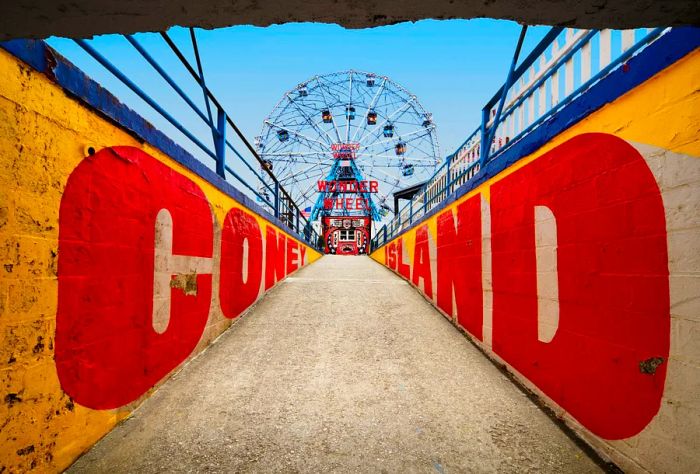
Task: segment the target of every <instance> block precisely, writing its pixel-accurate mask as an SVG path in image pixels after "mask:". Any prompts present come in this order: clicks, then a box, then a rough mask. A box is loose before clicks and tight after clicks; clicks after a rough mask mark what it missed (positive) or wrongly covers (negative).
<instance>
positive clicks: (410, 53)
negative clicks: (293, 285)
mask: <svg viewBox="0 0 700 474" xmlns="http://www.w3.org/2000/svg"><path fill="white" fill-rule="evenodd" d="M548 29H549V27H531V28H529V30H528V34H527V37H526V42H525V46H524V53H527V52H528V51H529V50H530V49H531V48H532V47H533V46H534V44H536V43H537V41H539V40H540V39H541V37H542V36H543V35H544V34H545V33H546V31H547V30H548ZM519 32H520V25H518V24H516V23H514V22H509V21H503V20H490V19H477V20H446V21H437V20H425V21H420V22H417V23H401V24H398V25H392V26H384V27H378V28H372V29H362V30H348V29H344V28H342V27H340V26H337V25H326V24H312V23H293V24H285V25H275V26H270V27H267V28H259V27H251V26H236V27H230V28H222V29H217V30H210V31H207V30H197V38H198V41H199V47H200V52H201V54H202V61H203V64H204V71H205V76H206V80H207V84H208V86H209V87H210V89H211V90H212V91H213V92H214V94H215V95H216V96H217V97H218V98H219V100H220V101H221V102H222V104H223V105H224V107H225V108H226V109H227V110H228V111H229V113H230V114H231V115H232V117H233V118H234V120H235V121H236V123H237V124H238V126H239V127H240V128H241V130H242V131H243V132H244V133H245V134H246V135H247V137H249V139H251V140H252V138H253V137H254V136H255V135H257V134H258V133H259V131H260V128H261V124H262V121H263V119H264V118H265V117H266V116H267V115H268V114H269V113H270V111H271V110H272V108H273V107H274V105H275V104H276V103H277V101H278V100H279V99H280V98H281V97H282V95H283V94H284V93H285V92H286V91H287V90H289V89H291V88H293V87H294V86H295V85H296V84H298V83H300V82H302V81H304V80H305V79H307V78H309V77H311V76H314V75H316V74H323V73H328V72H335V71H341V70H347V69H357V70H364V71H370V72H375V73H377V74H380V75H387V76H389V77H390V78H391V79H393V80H394V81H395V82H397V83H399V84H401V85H402V86H403V87H405V88H406V89H408V90H409V91H411V92H412V93H413V94H415V95H416V96H417V97H418V100H419V101H420V102H421V103H422V104H423V106H424V107H425V108H426V109H427V110H428V111H430V112H432V113H433V118H434V120H435V122H436V124H437V127H438V136H439V140H440V145H441V154H442V156H443V157H444V156H445V155H447V154H449V153H451V152H453V151H454V149H455V148H456V147H457V146H458V145H459V144H460V143H461V142H462V141H463V140H464V138H466V137H467V135H468V134H469V133H470V132H471V131H472V130H473V129H474V128H476V126H477V125H478V123H479V120H480V115H479V113H480V109H481V107H482V105H483V104H484V102H486V101H487V100H488V99H489V98H490V97H491V96H492V95H493V93H494V92H495V91H496V89H497V88H498V87H499V86H500V84H501V83H502V82H503V81H504V80H505V75H506V72H507V69H508V66H509V63H510V60H511V57H512V54H513V50H514V48H515V43H516V41H517V38H518V34H519ZM170 34H171V35H172V37H173V39H174V40H175V41H176V43H177V44H178V45H179V46H180V47H181V48H182V49H183V50H184V51H185V52H186V54H188V55H189V56H190V57H193V55H192V54H191V47H190V46H189V33H188V30H186V29H184V28H173V29H171V30H170ZM137 39H138V40H139V41H140V42H142V43H143V45H144V46H145V47H146V48H147V49H148V50H149V51H150V52H151V53H152V54H153V55H154V56H156V57H157V58H158V59H159V61H161V62H162V63H163V64H164V65H165V66H166V68H167V69H168V70H169V71H170V72H171V73H172V74H173V75H174V76H175V77H176V78H178V79H179V80H182V81H183V82H187V81H188V76H187V74H186V73H185V71H184V69H183V68H181V67H180V66H179V64H178V63H177V60H176V59H175V58H174V56H173V55H172V53H170V51H169V50H168V49H167V47H166V46H165V44H164V43H163V41H162V39H161V38H160V37H159V36H158V35H156V34H152V33H150V34H149V33H146V34H139V35H137ZM49 43H50V44H51V45H52V46H54V47H55V48H56V49H58V50H59V51H60V52H61V53H62V54H64V55H66V56H67V57H68V58H69V59H70V60H72V61H73V62H74V63H76V64H77V65H78V66H79V67H80V68H82V69H83V70H84V71H86V72H87V73H88V75H90V76H91V77H93V78H94V79H96V80H98V82H100V83H102V84H103V85H105V86H106V87H107V88H108V89H110V90H111V91H112V92H114V93H115V94H116V95H117V97H119V98H120V99H121V100H122V101H124V102H126V103H127V104H128V105H130V106H131V107H132V108H134V109H136V110H137V111H139V113H142V114H143V115H145V116H146V118H148V119H150V120H152V121H153V122H154V123H156V125H158V126H159V127H160V128H164V129H166V130H164V131H166V132H168V133H170V134H171V135H177V134H176V133H171V132H170V131H169V130H168V129H169V127H168V126H167V125H166V124H164V123H162V121H161V120H159V119H158V118H157V114H155V113H151V112H150V111H149V110H148V107H147V106H145V105H144V104H143V103H142V101H141V100H140V99H138V98H136V96H134V95H133V94H132V93H131V92H130V91H128V90H127V89H126V88H125V87H124V86H122V85H121V84H120V83H118V82H117V81H116V80H115V79H113V78H112V77H111V76H110V74H109V73H107V72H106V71H104V69H103V68H102V67H101V66H99V65H98V64H97V63H95V61H94V60H92V59H91V58H90V57H88V56H87V55H86V54H85V53H84V52H83V51H82V50H81V49H80V48H79V47H77V45H76V44H75V43H73V41H71V40H67V39H61V38H51V39H50V40H49ZM91 44H93V46H94V47H95V48H96V49H98V50H99V51H100V52H101V53H103V54H104V55H105V56H107V57H108V58H109V59H110V61H112V62H113V63H115V64H116V65H118V66H119V67H120V68H121V69H122V70H123V71H124V72H125V73H127V75H128V76H129V77H131V78H132V79H134V80H135V81H136V82H137V83H138V84H139V85H140V86H141V87H142V88H143V89H144V90H146V91H147V92H148V93H149V94H151V95H152V96H153V97H154V98H156V100H158V101H159V103H161V104H162V105H164V106H165V108H166V110H169V111H171V110H175V111H177V112H179V113H180V114H182V115H180V117H182V121H183V123H185V124H186V125H188V126H189V127H191V128H192V129H194V130H197V131H199V132H201V133H206V131H205V130H203V129H201V128H200V127H199V125H198V124H197V120H194V119H193V118H192V117H191V115H192V114H190V113H189V111H188V110H187V108H186V106H185V105H184V103H182V102H181V101H180V100H179V99H178V98H176V97H175V95H174V94H173V93H170V91H168V90H167V88H166V87H163V83H162V81H161V80H160V79H159V78H158V77H157V76H156V74H155V72H154V71H152V70H151V69H150V68H149V67H148V66H147V65H146V64H145V63H144V62H143V61H142V60H140V58H139V57H138V56H137V55H136V53H135V51H134V50H133V48H131V46H130V45H129V44H128V43H127V42H126V41H125V40H124V39H123V38H122V37H120V36H118V35H105V36H100V37H97V38H95V39H94V40H92V41H91ZM186 89H187V90H188V91H189V92H191V93H192V94H193V95H194V97H199V94H198V93H197V91H196V88H195V86H194V84H192V83H190V85H189V86H188V87H186ZM175 115H178V114H177V113H176V114H175ZM176 141H178V142H180V141H181V140H178V139H177V137H176Z"/></svg>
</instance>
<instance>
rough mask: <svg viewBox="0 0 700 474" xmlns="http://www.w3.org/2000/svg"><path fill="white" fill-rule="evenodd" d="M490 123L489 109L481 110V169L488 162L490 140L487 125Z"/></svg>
mask: <svg viewBox="0 0 700 474" xmlns="http://www.w3.org/2000/svg"><path fill="white" fill-rule="evenodd" d="M488 121H489V110H488V109H482V110H481V144H480V145H479V146H480V148H481V149H480V150H479V151H480V152H481V153H480V156H479V162H480V163H481V167H482V168H483V164H484V162H486V159H487V155H488V153H487V152H486V149H487V148H488V147H487V146H486V140H488V134H487V133H486V124H487V123H488Z"/></svg>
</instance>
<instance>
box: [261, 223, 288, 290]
mask: <svg viewBox="0 0 700 474" xmlns="http://www.w3.org/2000/svg"><path fill="white" fill-rule="evenodd" d="M265 230H266V236H265V289H266V290H269V289H270V288H272V287H273V286H274V285H275V283H276V282H278V281H280V280H281V279H282V278H284V276H285V271H284V270H285V263H286V261H285V258H284V250H285V247H286V237H285V235H284V234H283V233H282V232H280V233H279V235H278V234H277V232H276V231H275V229H274V227H272V226H269V225H268V226H266V228H265Z"/></svg>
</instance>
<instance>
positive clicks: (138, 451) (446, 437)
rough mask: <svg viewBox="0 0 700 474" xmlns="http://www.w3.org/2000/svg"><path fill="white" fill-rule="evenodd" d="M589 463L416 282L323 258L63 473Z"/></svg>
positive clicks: (558, 467)
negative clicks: (422, 293) (428, 299)
mask: <svg viewBox="0 0 700 474" xmlns="http://www.w3.org/2000/svg"><path fill="white" fill-rule="evenodd" d="M202 471H207V472H225V473H230V472H426V473H427V472H433V473H434V472H437V473H450V472H519V473H520V472H567V473H572V472H598V471H599V468H598V466H597V465H596V464H595V463H594V462H593V461H592V460H591V459H590V458H589V457H587V456H586V454H585V453H583V452H582V451H581V450H580V449H579V448H578V447H577V446H576V444H575V443H574V442H572V441H571V440H570V439H569V438H568V437H567V436H566V435H565V434H564V433H563V432H562V431H561V430H560V429H559V428H558V427H557V426H556V425H555V424H554V423H553V422H552V421H551V420H550V419H549V418H548V417H547V416H546V415H545V414H544V413H543V412H542V411H541V410H540V409H539V408H538V407H536V406H535V405H534V404H533V403H532V402H531V401H530V400H529V399H528V398H527V397H526V396H525V395H524V394H523V393H522V392H521V391H520V390H519V389H518V388H517V387H516V386H515V385H513V384H512V383H511V382H510V381H509V380H508V379H507V378H506V377H505V376H504V375H503V374H502V373H501V372H500V371H499V370H498V369H497V368H496V367H494V366H493V365H492V364H491V363H490V362H489V361H488V360H487V359H486V358H485V357H484V356H483V355H482V354H481V353H480V352H479V351H478V350H477V349H476V348H474V347H473V346H472V345H471V344H470V343H469V342H468V341H467V340H466V339H465V338H464V337H463V336H462V335H461V334H460V333H459V332H458V331H457V330H456V329H455V328H454V327H453V326H452V325H451V324H450V323H449V321H447V320H446V319H445V318H444V317H442V316H441V315H440V314H439V313H438V312H437V311H436V310H435V309H434V308H433V307H432V306H430V304H428V302H426V301H425V300H424V299H423V297H421V296H420V295H419V294H418V292H416V291H415V290H414V289H413V288H411V286H410V285H408V284H407V283H406V282H404V281H403V280H402V279H400V278H399V277H397V276H396V275H394V274H393V273H391V272H390V271H389V270H387V269H386V268H384V267H382V266H380V265H378V264H376V263H375V262H373V261H371V260H370V259H369V258H368V257H341V256H326V257H324V258H322V259H321V260H320V261H318V262H317V263H315V264H313V265H311V266H309V267H306V268H304V269H303V270H301V271H299V272H298V273H296V274H295V275H294V276H292V277H290V278H288V279H287V280H285V281H284V282H283V283H281V284H280V285H279V286H278V287H276V288H275V289H273V290H272V291H271V292H270V293H269V294H268V295H267V296H265V297H264V298H263V299H262V300H261V301H260V302H259V303H258V304H257V306H255V307H254V308H253V309H252V310H251V311H250V312H249V313H248V314H247V315H245V316H244V317H243V318H242V319H241V320H240V321H239V322H238V323H237V324H235V325H234V326H233V327H232V328H231V329H229V330H228V331H227V332H226V333H224V335H223V336H222V337H221V338H220V339H219V340H218V341H217V342H216V343H215V344H214V345H212V346H211V347H210V348H209V349H208V350H207V351H205V352H204V353H203V354H201V355H200V356H199V357H197V358H196V359H194V360H193V361H192V362H191V363H190V364H188V365H187V366H185V367H184V369H183V370H182V371H181V372H180V373H178V374H177V375H176V376H175V377H174V378H172V379H171V380H169V381H168V382H167V383H165V384H164V385H163V386H162V387H161V388H160V389H159V390H158V391H157V392H156V393H155V394H154V395H153V396H152V397H151V398H150V399H148V400H146V401H145V402H144V404H143V405H142V406H141V408H139V409H138V410H137V411H136V412H135V413H134V414H133V416H132V417H131V418H129V419H128V420H126V421H125V422H124V423H122V424H121V425H119V426H118V427H117V428H115V429H114V430H113V431H112V432H111V433H109V434H108V435H107V436H106V437H105V438H104V439H103V440H102V441H100V442H99V443H98V444H97V445H95V446H94V447H93V448H92V450H90V451H89V452H88V453H87V454H86V455H84V456H83V457H81V458H80V459H79V460H78V461H77V462H76V463H75V464H74V465H73V466H72V467H71V469H70V472H74V473H80V472H109V473H122V472H146V473H148V472H202Z"/></svg>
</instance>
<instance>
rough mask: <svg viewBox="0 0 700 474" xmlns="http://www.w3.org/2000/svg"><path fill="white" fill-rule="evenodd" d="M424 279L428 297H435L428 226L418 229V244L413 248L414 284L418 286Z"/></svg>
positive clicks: (424, 290) (424, 288) (424, 287)
mask: <svg viewBox="0 0 700 474" xmlns="http://www.w3.org/2000/svg"><path fill="white" fill-rule="evenodd" d="M421 278H422V279H423V292H424V293H425V295H426V296H427V297H428V298H432V297H433V276H432V273H431V269H430V245H429V242H428V226H427V225H423V226H420V227H418V228H417V229H416V246H415V248H414V249H413V279H412V281H413V284H414V285H416V286H418V282H419V281H420V279H421Z"/></svg>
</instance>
